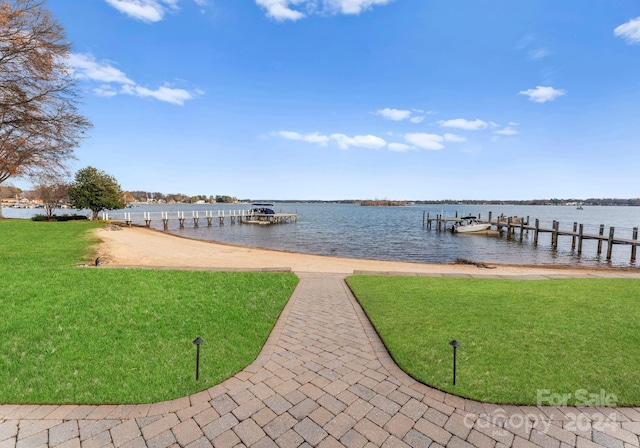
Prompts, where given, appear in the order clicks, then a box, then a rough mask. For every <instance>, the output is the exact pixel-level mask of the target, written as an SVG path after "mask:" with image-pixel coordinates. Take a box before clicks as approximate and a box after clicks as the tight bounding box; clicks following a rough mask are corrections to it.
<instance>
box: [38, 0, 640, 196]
mask: <svg viewBox="0 0 640 448" xmlns="http://www.w3.org/2000/svg"><path fill="white" fill-rule="evenodd" d="M47 6H48V8H49V9H50V10H52V12H53V13H54V15H55V16H56V18H57V19H58V20H59V21H60V22H61V23H62V25H63V26H64V27H65V29H66V32H67V35H68V37H69V39H70V40H71V41H72V42H73V54H72V56H71V58H70V61H69V64H70V66H71V67H72V68H73V70H74V75H75V76H76V77H77V78H78V85H79V87H80V89H81V90H82V93H83V97H84V102H83V104H82V111H83V113H84V114H85V115H86V116H87V117H88V118H89V119H90V120H91V121H92V122H93V124H94V127H93V129H91V130H90V132H89V133H88V136H87V138H86V139H85V140H84V141H83V142H82V144H81V146H80V147H79V148H78V149H77V156H78V160H77V161H76V162H74V165H73V170H77V169H79V168H83V167H85V166H88V165H91V166H95V167H97V168H99V169H102V170H104V171H106V172H108V173H109V174H112V175H113V176H115V177H116V179H118V181H119V182H120V184H121V186H122V187H123V188H124V189H126V190H147V191H160V192H164V193H177V192H181V193H185V194H189V195H195V194H207V195H208V194H214V195H215V194H228V195H233V196H237V197H240V198H270V199H344V198H388V199H444V198H452V199H467V198H468V199H529V198H550V197H562V198H565V197H579V198H586V197H638V196H640V188H639V187H638V185H639V183H638V181H637V178H638V175H639V168H640V107H639V105H640V4H639V3H638V2H637V0H589V1H583V0H580V1H578V0H566V1H558V0H519V1H515V2H514V1H513V0H492V1H478V0H456V1H454V0H83V1H81V2H79V1H70V0H49V1H48V3H47Z"/></svg>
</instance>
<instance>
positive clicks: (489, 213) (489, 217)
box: [489, 212, 491, 224]
mask: <svg viewBox="0 0 640 448" xmlns="http://www.w3.org/2000/svg"><path fill="white" fill-rule="evenodd" d="M489 224H491V212H489Z"/></svg>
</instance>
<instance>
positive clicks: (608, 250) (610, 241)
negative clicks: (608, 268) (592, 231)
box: [607, 227, 616, 261]
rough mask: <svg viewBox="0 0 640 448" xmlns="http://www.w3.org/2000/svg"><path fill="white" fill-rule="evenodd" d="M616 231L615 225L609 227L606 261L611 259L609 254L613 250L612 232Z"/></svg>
mask: <svg viewBox="0 0 640 448" xmlns="http://www.w3.org/2000/svg"><path fill="white" fill-rule="evenodd" d="M615 231H616V228H615V227H609V240H608V244H607V261H611V254H612V252H613V234H614V232H615Z"/></svg>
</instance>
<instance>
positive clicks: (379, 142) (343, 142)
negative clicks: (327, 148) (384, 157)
mask: <svg viewBox="0 0 640 448" xmlns="http://www.w3.org/2000/svg"><path fill="white" fill-rule="evenodd" d="M331 139H333V140H334V141H335V142H336V143H337V144H338V147H339V148H340V149H344V150H346V149H349V148H350V147H351V146H356V147H359V148H369V149H380V148H384V147H385V146H387V142H386V141H384V140H383V139H381V138H380V137H376V136H375V135H356V136H355V137H348V136H346V135H344V134H331Z"/></svg>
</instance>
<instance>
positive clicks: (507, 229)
mask: <svg viewBox="0 0 640 448" xmlns="http://www.w3.org/2000/svg"><path fill="white" fill-rule="evenodd" d="M462 221H463V219H462V218H461V217H458V213H456V214H455V217H445V216H443V215H436V216H435V217H433V216H431V215H430V214H429V213H427V212H423V215H422V225H423V227H426V228H427V229H432V228H433V226H434V225H435V229H436V230H437V231H445V230H450V228H451V226H450V225H449V224H454V223H458V222H462ZM478 222H481V223H486V224H491V229H492V230H495V232H497V234H498V235H502V234H503V233H505V234H506V236H507V237H508V238H515V237H517V238H519V239H520V241H521V242H522V241H523V240H524V237H525V235H529V232H532V233H533V244H534V246H537V245H538V240H539V235H540V234H541V233H550V234H551V247H552V248H554V249H557V248H558V239H559V237H561V236H562V237H565V236H568V237H571V249H572V250H576V254H577V255H578V256H581V255H582V247H583V242H584V241H585V240H595V241H597V249H596V254H597V256H601V255H602V251H603V243H607V251H606V260H607V261H611V258H612V256H613V247H614V246H616V245H620V246H631V256H630V263H632V264H633V263H635V262H636V255H637V248H638V246H640V240H638V227H633V228H632V229H626V230H630V235H629V236H628V237H626V238H625V237H620V236H619V235H616V228H615V227H614V226H610V227H609V231H608V233H605V225H604V224H600V227H599V230H598V233H588V232H585V225H584V224H579V223H578V222H574V223H573V225H572V227H571V228H570V229H566V228H565V229H561V228H560V222H559V221H555V220H554V221H553V223H552V224H551V227H544V226H542V225H541V224H540V220H539V219H535V220H534V221H533V223H532V222H531V219H530V217H529V216H527V217H517V216H503V215H501V216H498V217H497V218H493V216H492V212H489V215H488V216H487V218H486V219H484V220H483V219H482V216H481V215H480V214H478ZM484 233H485V232H479V234H484ZM516 234H517V236H516Z"/></svg>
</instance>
